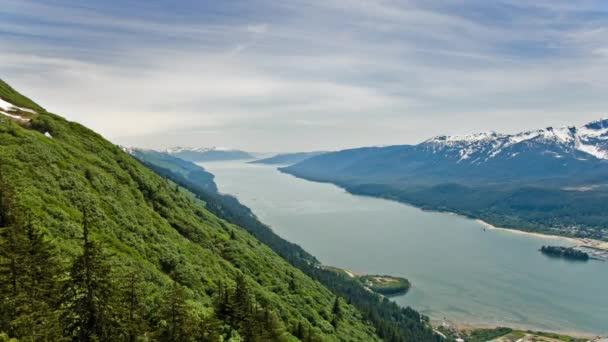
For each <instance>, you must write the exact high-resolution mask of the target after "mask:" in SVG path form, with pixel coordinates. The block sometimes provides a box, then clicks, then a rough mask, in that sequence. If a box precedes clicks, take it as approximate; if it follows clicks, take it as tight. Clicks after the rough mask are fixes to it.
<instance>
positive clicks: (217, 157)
mask: <svg viewBox="0 0 608 342" xmlns="http://www.w3.org/2000/svg"><path fill="white" fill-rule="evenodd" d="M163 152H166V153H168V154H170V155H173V156H175V157H178V158H181V159H185V160H188V161H192V162H202V161H221V160H239V159H253V158H254V156H253V155H251V154H249V153H247V152H245V151H241V150H232V149H227V148H222V147H181V146H178V147H170V148H167V149H165V150H164V151H163Z"/></svg>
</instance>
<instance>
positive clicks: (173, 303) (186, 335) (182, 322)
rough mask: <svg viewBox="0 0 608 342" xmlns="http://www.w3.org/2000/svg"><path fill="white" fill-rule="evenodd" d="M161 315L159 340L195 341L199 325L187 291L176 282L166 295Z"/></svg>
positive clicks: (172, 341)
mask: <svg viewBox="0 0 608 342" xmlns="http://www.w3.org/2000/svg"><path fill="white" fill-rule="evenodd" d="M160 314H161V325H160V329H159V332H158V338H159V339H160V340H161V341H167V342H182V341H191V340H193V336H194V333H195V329H196V325H197V323H196V322H195V320H194V318H193V316H192V314H191V313H190V306H189V305H188V303H187V296H186V291H185V290H184V288H183V287H182V286H181V285H179V284H178V283H177V282H175V281H174V282H173V284H172V285H171V288H170V289H169V291H168V292H167V294H166V295H165V301H164V303H163V305H162V308H161V310H160Z"/></svg>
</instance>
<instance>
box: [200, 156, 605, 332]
mask: <svg viewBox="0 0 608 342" xmlns="http://www.w3.org/2000/svg"><path fill="white" fill-rule="evenodd" d="M203 166H204V167H205V168H206V169H207V170H208V171H210V172H211V173H213V174H214V175H215V176H216V182H217V184H218V186H219V189H220V191H221V192H223V193H228V194H232V195H234V196H236V197H238V198H239V200H240V201H241V202H242V203H243V204H245V205H247V206H248V207H250V208H251V209H252V210H253V212H254V213H255V214H256V215H257V216H258V217H259V218H260V220H261V221H262V222H264V223H266V224H268V225H270V226H271V227H272V228H273V230H274V231H275V232H276V233H277V234H279V235H280V236H282V237H283V238H285V239H287V240H289V241H292V242H295V243H298V244H299V245H301V246H302V247H304V249H306V250H307V251H308V252H310V253H311V254H313V255H315V256H316V257H317V258H318V259H319V260H320V261H321V262H322V263H323V264H327V265H333V266H338V267H342V268H346V269H350V270H353V271H355V272H360V273H374V274H390V275H396V276H403V277H406V278H408V279H409V280H410V281H411V282H412V284H413V287H412V289H411V290H410V292H409V293H408V294H407V295H405V296H400V297H395V298H393V299H394V300H395V301H396V302H397V303H399V304H401V305H404V306H408V305H409V306H411V307H413V308H415V309H417V310H419V311H421V312H422V313H424V314H426V315H429V316H430V317H431V318H432V319H436V320H442V319H444V318H445V319H447V320H448V321H451V322H457V323H465V324H470V325H475V326H479V325H506V326H512V327H521V328H532V329H540V330H551V331H563V332H580V333H589V334H608V263H605V262H600V261H589V262H572V261H566V260H563V259H554V258H549V257H547V256H544V255H542V254H541V253H539V252H538V249H539V248H540V247H541V246H542V245H543V244H545V245H546V244H554V245H571V243H570V242H568V241H567V240H564V239H560V238H550V237H536V236H528V235H523V234H517V233H512V232H508V231H501V230H487V231H486V230H484V229H483V226H482V225H480V224H479V223H477V222H475V221H473V220H469V219H465V218H462V217H459V216H456V215H451V214H446V213H435V212H425V211H422V210H420V209H417V208H414V207H411V206H407V205H404V204H401V203H397V202H393V201H388V200H383V199H377V198H370V197H361V196H354V195H351V194H349V193H347V192H345V191H344V190H342V189H340V188H338V187H336V186H334V185H331V184H322V183H315V182H309V181H306V180H302V179H298V178H296V177H293V176H291V175H287V174H282V173H280V172H279V171H277V170H276V166H267V165H259V164H246V163H243V162H215V163H205V164H203Z"/></svg>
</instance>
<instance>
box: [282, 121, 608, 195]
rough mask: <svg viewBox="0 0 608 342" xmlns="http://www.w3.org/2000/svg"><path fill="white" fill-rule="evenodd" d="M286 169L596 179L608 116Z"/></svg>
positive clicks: (373, 176) (414, 177)
mask: <svg viewBox="0 0 608 342" xmlns="http://www.w3.org/2000/svg"><path fill="white" fill-rule="evenodd" d="M285 170H286V171H289V172H292V173H297V174H299V175H303V176H306V177H310V178H317V177H319V178H322V179H324V178H326V177H330V178H331V177H333V176H336V177H337V178H339V179H344V180H346V179H347V180H349V181H351V182H352V181H354V182H356V181H359V180H361V181H364V182H368V181H369V180H373V181H374V182H379V183H394V182H407V183H418V184H420V183H437V182H459V183H464V184H480V183H483V184H487V183H505V182H506V183H511V182H519V183H535V184H538V183H539V182H542V183H550V182H554V183H560V184H563V185H566V184H569V185H579V184H587V183H597V182H602V181H603V179H604V175H605V174H606V172H608V120H599V121H595V122H592V123H589V124H587V125H584V126H582V127H579V128H575V127H566V128H556V129H554V128H551V127H549V128H546V129H542V130H536V131H529V132H524V133H519V134H512V135H510V134H499V133H495V132H491V133H479V134H472V135H467V136H439V137H434V138H431V139H429V140H427V141H424V142H422V143H420V144H418V145H401V146H389V147H369V148H360V149H353V150H345V151H340V152H334V153H328V154H324V155H321V156H318V157H314V158H311V159H308V160H306V161H304V162H302V163H299V164H297V165H294V166H292V167H291V168H286V169H285Z"/></svg>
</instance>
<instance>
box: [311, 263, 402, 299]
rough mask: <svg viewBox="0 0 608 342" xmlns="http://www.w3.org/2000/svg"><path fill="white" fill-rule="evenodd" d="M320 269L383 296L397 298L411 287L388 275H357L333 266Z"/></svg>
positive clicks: (398, 278)
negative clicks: (349, 279)
mask: <svg viewBox="0 0 608 342" xmlns="http://www.w3.org/2000/svg"><path fill="white" fill-rule="evenodd" d="M321 268H323V269H325V270H328V271H332V272H335V273H337V274H342V275H345V276H348V277H350V278H353V279H356V280H357V281H359V282H360V283H361V284H362V285H363V286H365V288H366V289H368V290H370V291H372V292H375V293H377V294H380V295H383V296H398V295H402V294H405V293H407V291H409V289H410V287H411V283H410V281H409V280H407V279H405V278H400V277H394V276H390V275H377V274H358V273H355V272H352V271H348V270H345V269H342V268H339V267H334V266H321Z"/></svg>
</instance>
